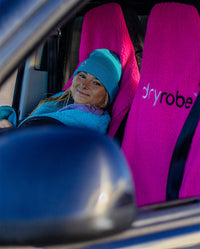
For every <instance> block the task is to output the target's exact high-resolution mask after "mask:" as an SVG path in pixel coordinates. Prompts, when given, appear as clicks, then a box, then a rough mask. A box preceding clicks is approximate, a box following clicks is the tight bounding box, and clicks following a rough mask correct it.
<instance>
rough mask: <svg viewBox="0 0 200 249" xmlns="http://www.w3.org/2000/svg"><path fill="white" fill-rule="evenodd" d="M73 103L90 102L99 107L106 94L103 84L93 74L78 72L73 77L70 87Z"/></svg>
mask: <svg viewBox="0 0 200 249" xmlns="http://www.w3.org/2000/svg"><path fill="white" fill-rule="evenodd" d="M71 92H72V97H73V99H74V103H75V104H90V105H94V106H97V107H101V106H102V105H103V104H104V102H105V98H106V95H107V91H106V89H105V87H104V85H103V84H102V83H101V82H100V81H99V80H98V79H97V78H95V77H94V76H93V75H91V74H89V73H85V72H79V73H77V74H76V76H75V77H74V79H73V82H72V87H71Z"/></svg>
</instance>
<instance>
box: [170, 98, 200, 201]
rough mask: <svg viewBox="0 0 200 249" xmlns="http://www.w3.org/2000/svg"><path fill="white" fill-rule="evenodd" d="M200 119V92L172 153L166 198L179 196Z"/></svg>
mask: <svg viewBox="0 0 200 249" xmlns="http://www.w3.org/2000/svg"><path fill="white" fill-rule="evenodd" d="M199 120H200V93H199V94H198V96H197V98H196V100H195V102H194V105H193V106H192V108H191V110H190V113H189V115H188V117H187V119H186V121H185V123H184V126H183V128H182V130H181V133H180V135H179V137H178V140H177V142H176V146H175V149H174V152H173V155H172V159H171V163H170V168H169V173H168V179H167V192H166V200H167V201H169V200H175V199H178V197H179V191H180V187H181V183H182V180H183V174H184V169H185V163H186V160H187V157H188V153H189V151H190V146H191V143H192V139H193V136H194V133H195V130H196V127H197V124H198V122H199Z"/></svg>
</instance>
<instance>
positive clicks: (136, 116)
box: [122, 2, 200, 206]
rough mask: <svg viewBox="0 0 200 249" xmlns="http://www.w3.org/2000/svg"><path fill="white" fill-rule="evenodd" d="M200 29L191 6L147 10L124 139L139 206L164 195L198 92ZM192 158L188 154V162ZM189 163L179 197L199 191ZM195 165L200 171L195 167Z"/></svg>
mask: <svg viewBox="0 0 200 249" xmlns="http://www.w3.org/2000/svg"><path fill="white" fill-rule="evenodd" d="M199 31H200V18H199V14H198V11H197V9H196V8H195V7H193V6H191V5H187V4H182V3H174V2H171V3H160V4H157V5H155V6H154V7H153V9H152V11H151V13H150V16H149V20H148V24H147V32H146V37H145V42H144V50H143V58H142V65H141V78H140V82H139V86H138V89H137V92H136V95H135V98H134V100H133V103H132V106H131V110H130V113H129V117H128V120H127V125H126V130H125V135H124V139H123V143H122V149H123V152H124V153H125V155H126V157H127V160H128V162H129V164H130V168H131V171H132V175H133V178H134V182H135V190H136V200H137V205H138V206H144V205H148V204H154V203H158V202H164V201H165V200H166V185H167V177H168V171H169V165H170V161H171V157H172V154H173V150H174V147H175V144H176V141H177V138H178V136H179V133H180V131H181V129H182V127H183V124H184V122H185V120H186V118H187V116H188V113H189V111H190V109H191V107H192V105H193V103H194V101H195V98H196V96H197V93H198V92H199V82H200V71H199V68H200V32H199ZM198 134H199V129H198V130H197V134H196V135H197V136H198V138H199V135H198ZM198 143H199V140H198ZM195 146H196V147H195V151H196V152H198V151H199V149H198V150H197V145H195ZM198 148H199V147H198ZM189 157H190V155H189ZM192 160H194V159H190V158H188V163H189V161H192ZM194 162H195V161H194ZM189 164H190V165H191V162H190V163H189ZM198 165H199V164H198ZM186 166H187V165H186ZM188 167H190V166H188ZM188 167H186V173H187V175H185V176H184V178H183V184H182V188H181V189H180V197H190V196H195V195H197V194H198V195H200V187H199V184H198V187H196V192H195V191H192V192H191V189H190V187H189V184H190V183H191V182H192V181H193V177H194V176H195V170H193V173H189V171H190V170H189V169H188ZM199 168H200V167H199ZM195 169H196V172H198V176H199V173H200V172H199V169H198V170H197V168H196V167H195ZM188 178H190V181H188ZM196 178H198V179H199V177H196ZM196 180H197V179H196ZM187 182H188V183H187ZM189 182H190V183H189ZM196 183H197V181H196Z"/></svg>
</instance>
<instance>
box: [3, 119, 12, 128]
mask: <svg viewBox="0 0 200 249" xmlns="http://www.w3.org/2000/svg"><path fill="white" fill-rule="evenodd" d="M12 126H13V125H12V123H10V122H9V121H8V120H7V119H3V120H0V128H8V127H12Z"/></svg>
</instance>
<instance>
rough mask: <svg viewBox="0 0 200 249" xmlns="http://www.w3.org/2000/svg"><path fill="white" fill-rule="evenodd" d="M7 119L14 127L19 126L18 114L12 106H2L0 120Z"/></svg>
mask: <svg viewBox="0 0 200 249" xmlns="http://www.w3.org/2000/svg"><path fill="white" fill-rule="evenodd" d="M3 119H7V120H8V121H9V122H10V123H12V124H13V126H16V125H17V114H16V112H15V110H14V109H13V108H12V107H11V106H0V120H3Z"/></svg>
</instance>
